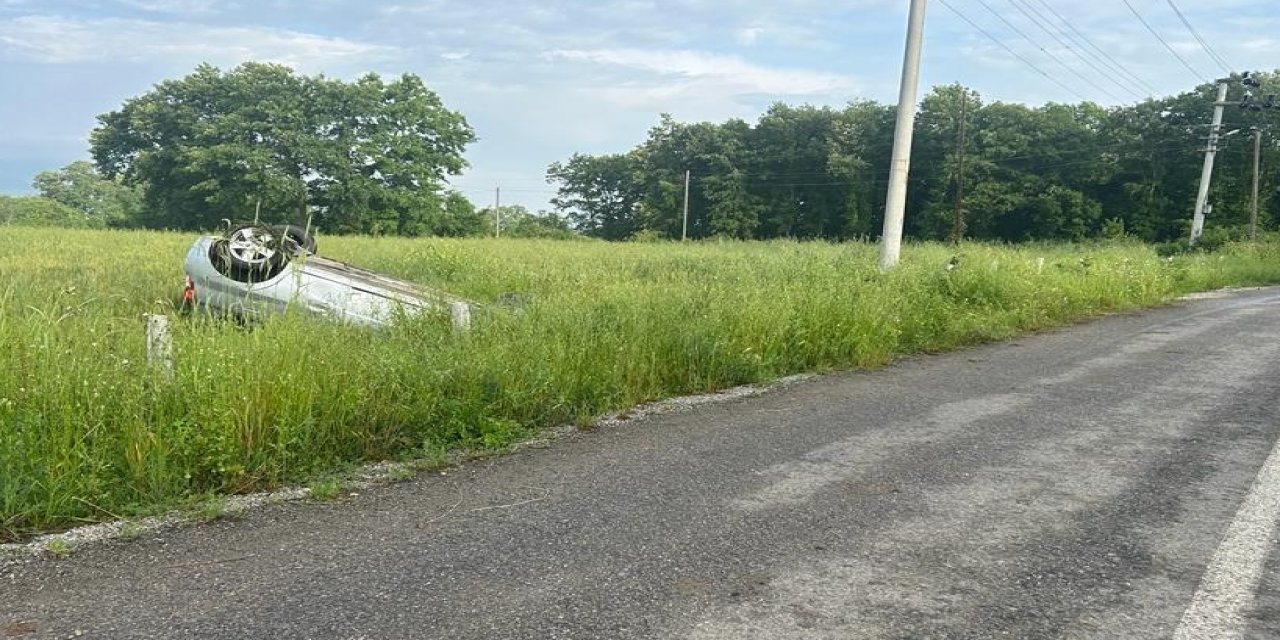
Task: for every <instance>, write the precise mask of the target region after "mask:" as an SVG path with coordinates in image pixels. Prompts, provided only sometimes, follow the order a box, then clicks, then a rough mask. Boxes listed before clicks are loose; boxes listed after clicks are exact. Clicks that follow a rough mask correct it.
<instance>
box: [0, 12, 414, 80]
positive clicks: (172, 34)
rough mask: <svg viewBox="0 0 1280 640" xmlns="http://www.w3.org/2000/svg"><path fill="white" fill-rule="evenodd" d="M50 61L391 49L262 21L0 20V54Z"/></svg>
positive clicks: (348, 56)
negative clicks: (265, 24) (206, 23)
mask: <svg viewBox="0 0 1280 640" xmlns="http://www.w3.org/2000/svg"><path fill="white" fill-rule="evenodd" d="M6 50H7V51H9V52H13V53H16V54H18V55H20V56H22V57H24V58H27V59H30V60H35V61H37V62H43V63H50V64H66V63H75V62H112V61H124V62H144V61H149V60H151V61H153V60H157V59H159V60H172V59H189V60H195V61H207V62H212V63H218V64H234V63H237V62H243V61H245V60H260V61H267V62H278V63H281V64H286V65H289V66H292V67H298V68H317V69H318V68H323V67H325V66H326V65H330V64H336V63H342V62H351V61H369V60H377V59H382V58H386V57H388V56H391V55H394V54H395V53H396V51H397V50H396V49H395V48H393V47H387V46H383V45H375V44H369V43H364V42H357V41H355V40H348V39H346V38H336V37H328V36H319V35H314V34H310V33H302V32H298V31H289V30H285V29H272V28H268V27H215V26H204V25H198V24H191V23H181V22H153V21H148V20H128V19H121V18H103V19H86V20H71V19H65V18H60V17H55V16H22V17H18V18H14V19H12V20H3V21H0V53H3V52H4V51H6Z"/></svg>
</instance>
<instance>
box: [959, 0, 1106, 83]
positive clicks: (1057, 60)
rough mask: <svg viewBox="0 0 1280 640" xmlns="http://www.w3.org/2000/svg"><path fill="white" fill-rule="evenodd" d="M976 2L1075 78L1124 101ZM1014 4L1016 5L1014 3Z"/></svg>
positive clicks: (982, 0)
mask: <svg viewBox="0 0 1280 640" xmlns="http://www.w3.org/2000/svg"><path fill="white" fill-rule="evenodd" d="M1012 1H1013V0H1010V3H1012ZM978 4H980V5H982V7H983V8H984V9H986V10H987V11H988V12H989V13H990V14H991V15H993V16H995V17H996V18H998V19H999V20H1000V21H1001V22H1003V23H1005V25H1006V26H1008V27H1009V28H1010V29H1013V31H1014V33H1017V34H1018V35H1019V36H1022V39H1023V40H1026V41H1027V43H1028V44H1030V45H1031V46H1033V47H1035V48H1037V49H1039V50H1040V53H1043V54H1044V55H1046V56H1048V57H1049V58H1050V59H1051V60H1053V61H1054V62H1056V63H1058V66H1060V67H1062V68H1063V69H1066V70H1067V71H1070V72H1071V73H1073V74H1075V76H1076V77H1077V78H1080V79H1081V80H1083V81H1084V82H1085V84H1088V85H1089V86H1091V87H1093V88H1094V89H1097V90H1098V91H1100V92H1102V93H1103V94H1104V95H1106V96H1107V97H1108V98H1111V99H1112V100H1115V101H1116V102H1124V100H1122V99H1120V98H1117V97H1116V96H1115V95H1113V94H1112V93H1111V92H1110V91H1107V90H1106V89H1103V88H1102V87H1100V86H1098V84H1097V83H1095V82H1094V81H1092V80H1090V79H1089V78H1086V77H1085V76H1084V74H1081V73H1080V72H1079V71H1076V70H1075V69H1073V68H1071V67H1069V66H1067V63H1065V62H1063V61H1062V59H1061V58H1059V57H1058V56H1056V55H1054V54H1053V52H1051V51H1049V50H1048V49H1045V48H1044V47H1042V46H1040V44H1039V43H1037V42H1036V41H1035V39H1033V38H1032V37H1031V36H1029V35H1027V33H1026V32H1025V31H1023V30H1022V29H1019V28H1018V26H1017V25H1015V24H1013V23H1012V22H1010V21H1009V20H1008V19H1007V18H1005V17H1004V16H1003V15H1001V14H1000V12H998V11H996V10H995V9H992V8H991V5H989V4H987V3H986V0H978ZM1014 6H1015V7H1016V6H1017V5H1014Z"/></svg>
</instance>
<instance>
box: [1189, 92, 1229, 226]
mask: <svg viewBox="0 0 1280 640" xmlns="http://www.w3.org/2000/svg"><path fill="white" fill-rule="evenodd" d="M1226 100H1227V83H1226V81H1225V80H1220V81H1219V82H1218V99H1217V101H1215V102H1214V103H1213V124H1212V126H1210V127H1209V144H1208V146H1206V147H1205V150H1204V167H1203V168H1202V169H1201V170H1200V191H1199V193H1198V194H1197V195H1196V210H1195V213H1194V214H1192V216H1191V238H1190V240H1189V241H1188V244H1190V245H1191V246H1193V247H1194V246H1195V245H1196V242H1198V241H1199V240H1200V234H1202V233H1204V212H1205V205H1206V204H1208V202H1209V180H1210V179H1211V178H1213V157H1214V155H1216V154H1217V153H1218V131H1220V130H1221V129H1222V108H1223V107H1224V106H1226Z"/></svg>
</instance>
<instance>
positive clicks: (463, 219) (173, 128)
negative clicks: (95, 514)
mask: <svg viewBox="0 0 1280 640" xmlns="http://www.w3.org/2000/svg"><path fill="white" fill-rule="evenodd" d="M1253 77H1254V78H1256V79H1258V80H1260V81H1261V86H1260V87H1258V88H1256V89H1254V90H1253V91H1254V93H1255V94H1256V96H1255V98H1254V99H1253V100H1252V101H1251V102H1249V103H1248V104H1245V105H1242V106H1232V107H1228V110H1227V115H1226V119H1225V126H1224V127H1223V131H1224V132H1235V133H1234V134H1233V135H1228V136H1226V137H1225V138H1224V143H1223V149H1222V151H1221V152H1220V153H1219V154H1218V163H1217V168H1216V171H1215V173H1214V180H1213V189H1212V191H1211V194H1210V202H1211V203H1212V204H1213V210H1212V213H1211V215H1210V216H1209V219H1208V225H1207V228H1208V230H1209V231H1208V234H1209V235H1208V236H1207V238H1206V239H1207V240H1212V239H1213V238H1214V237H1217V238H1222V237H1227V236H1230V235H1233V234H1239V233H1241V231H1242V229H1243V228H1244V225H1245V224H1246V223H1247V220H1248V216H1249V198H1250V193H1251V189H1250V187H1251V184H1250V183H1251V179H1252V153H1251V152H1252V144H1251V142H1250V140H1249V139H1248V138H1249V137H1250V132H1251V129H1252V128H1253V127H1257V128H1259V129H1261V131H1262V135H1263V141H1264V144H1263V146H1262V166H1263V167H1264V171H1263V174H1262V188H1261V198H1260V199H1261V206H1260V209H1261V211H1260V216H1259V217H1260V220H1261V223H1262V226H1263V227H1264V228H1275V227H1276V226H1277V224H1280V198H1276V197H1275V195H1276V190H1277V189H1276V187H1277V186H1278V185H1280V183H1278V182H1277V180H1276V179H1275V171H1274V170H1271V169H1269V168H1270V167H1274V166H1275V163H1276V161H1277V160H1280V146H1277V144H1275V135H1277V134H1280V129H1276V128H1275V127H1274V126H1273V125H1275V124H1276V121H1277V119H1278V118H1280V109H1268V108H1262V106H1261V105H1263V104H1265V101H1263V100H1262V97H1263V96H1266V95H1268V94H1270V93H1277V92H1280V89H1278V87H1280V75H1277V74H1276V73H1271V74H1254V76H1253ZM1239 80H1240V78H1238V77H1236V78H1232V81H1231V87H1232V91H1231V95H1232V96H1235V97H1236V99H1239V98H1240V97H1241V96H1242V95H1243V93H1242V91H1243V87H1242V85H1241V84H1240V82H1239ZM1214 98H1215V87H1214V86H1213V85H1210V84H1204V85H1201V86H1198V87H1196V88H1194V89H1192V90H1190V91H1187V92H1184V93H1182V94H1179V95H1176V96H1169V97H1163V98H1151V99H1148V100H1146V101H1144V102H1142V103H1138V104H1133V105H1123V106H1117V107H1101V106H1098V105H1096V104H1093V103H1089V102H1082V103H1078V104H1059V103H1050V104H1046V105H1043V106H1039V107H1029V106H1026V105H1022V104H1017V103H1007V102H1001V101H987V100H985V99H984V98H983V97H982V96H981V95H980V94H979V93H978V92H976V91H973V90H972V89H969V88H967V87H964V86H961V85H958V84H957V85H947V86H940V87H935V88H934V89H933V90H932V91H931V92H930V93H929V94H928V95H926V96H925V97H924V99H923V100H922V101H921V104H920V108H919V110H918V112H917V116H916V120H915V130H914V144H913V157H912V164H911V177H910V182H909V185H908V198H907V206H908V210H907V215H906V228H905V232H906V234H907V235H908V236H910V237H915V238H920V239H948V238H953V237H955V236H957V235H962V236H963V237H967V238H975V239H986V240H1000V241H1011V242H1017V241H1026V240H1039V239H1062V240H1079V239H1084V238H1092V237H1099V236H1117V235H1131V236H1135V237H1139V238H1142V239H1144V240H1148V241H1153V242H1162V241H1172V240H1176V239H1179V238H1183V237H1185V236H1186V234H1187V228H1188V225H1189V219H1190V214H1191V208H1192V204H1193V202H1194V199H1195V192H1196V189H1197V187H1198V182H1199V175H1200V165H1201V159H1202V150H1203V148H1204V145H1205V139H1206V137H1207V134H1208V132H1209V127H1208V121H1209V114H1210V112H1211V109H1212V103H1213V100H1214ZM894 117H895V111H894V107H893V106H892V105H885V104H880V103H877V102H874V101H858V102H852V103H850V104H848V105H846V106H844V107H840V108H833V107H817V106H810V105H800V106H793V105H786V104H781V103H778V104H774V105H772V106H771V107H769V109H768V110H767V111H766V112H765V113H764V114H762V115H761V116H760V117H759V118H758V119H757V121H756V122H755V123H748V122H747V121H745V120H741V119H731V120H727V121H725V122H722V123H713V122H695V123H683V122H678V121H676V120H675V119H674V118H672V117H670V116H669V115H663V116H662V117H661V118H660V120H659V122H658V123H657V125H655V126H654V127H653V128H651V129H650V130H649V132H648V136H647V138H646V140H645V141H644V142H643V143H641V144H640V145H638V146H637V147H635V148H634V149H631V150H630V151H627V152H624V153H614V154H604V155H584V154H576V155H573V156H572V157H571V158H569V159H567V160H565V161H562V162H555V163H552V164H551V165H550V167H549V168H548V170H547V174H546V178H547V181H548V182H549V183H550V184H552V185H553V186H554V187H555V190H556V195H555V197H554V198H553V199H552V201H551V204H552V206H553V208H554V212H552V213H549V214H548V213H544V212H539V213H532V212H529V211H528V210H526V209H524V208H523V207H518V206H508V207H502V208H501V210H500V211H499V214H500V217H501V218H502V219H503V223H502V227H503V229H504V235H513V236H543V237H569V236H573V235H576V234H581V235H585V236H590V237H596V238H603V239H607V240H625V239H634V238H671V239H675V238H680V237H682V236H684V235H686V234H687V236H688V237H690V238H694V239H698V238H713V237H723V238H741V239H767V238H778V237H786V238H814V239H829V240H842V239H854V238H874V237H877V236H878V235H879V233H880V227H881V224H882V216H883V210H884V199H885V190H886V182H887V178H888V174H889V158H890V151H891V147H892V143H893V129H894ZM474 140H475V133H474V131H473V130H472V128H471V126H470V125H469V124H468V123H467V121H466V119H465V118H464V117H463V115H462V114H460V113H458V112H456V111H452V110H450V109H448V108H446V107H445V106H444V104H443V103H442V102H441V100H440V99H439V97H438V96H437V95H436V94H435V93H434V92H432V91H431V90H430V89H429V88H427V87H426V86H425V85H424V84H423V82H422V80H421V79H420V78H418V77H417V76H415V75H413V74H404V75H402V76H400V77H398V78H391V79H383V78H381V77H379V76H377V75H375V74H368V75H365V76H363V77H360V78H358V79H356V80H354V81H351V82H344V81H341V80H336V79H331V78H327V77H325V76H323V75H318V76H306V75H300V74H297V73H296V72H294V71H293V70H291V69H289V68H287V67H284V66H280V65H274V64H263V63H246V64H243V65H240V66H238V67H236V68H234V69H231V70H228V71H223V70H220V69H218V68H216V67H213V66H209V65H201V66H200V67H198V68H196V69H195V71H194V72H193V73H191V74H189V75H188V76H186V77H183V78H179V79H174V80H166V81H163V82H161V83H159V84H157V85H156V86H155V87H154V88H153V89H152V90H151V91H149V92H147V93H145V94H142V95H140V96H137V97H135V98H132V99H130V100H128V101H126V102H125V103H124V104H123V105H122V106H121V108H120V109H118V110H115V111H112V112H109V113H106V114H103V115H101V116H99V117H98V126H97V127H96V128H95V129H94V130H93V131H92V133H91V135H90V153H91V155H92V157H93V162H87V161H77V162H73V163H71V164H70V165H68V166H66V167H63V168H61V169H57V170H52V171H46V172H43V173H41V174H39V175H38V176H36V178H35V181H34V186H35V187H36V189H37V190H38V191H39V193H40V196H37V197H11V196H0V225H3V224H12V223H18V224H39V223H45V224H57V225H65V226H88V227H145V228H165V229H181V230H207V229H212V228H215V227H217V226H218V225H219V224H220V223H221V221H222V220H224V219H227V220H232V221H243V220H246V219H254V218H258V219H262V220H265V221H270V222H295V223H298V224H308V223H309V224H311V225H312V226H313V227H315V228H318V229H320V230H322V231H325V232H328V233H362V234H398V235H410V236H414V235H440V236H466V235H486V234H489V233H492V232H493V230H494V222H493V218H494V212H493V210H492V209H478V208H477V207H476V206H475V205H474V204H473V203H471V202H470V201H469V200H468V199H467V198H466V197H464V196H463V195H462V194H461V193H459V192H458V191H456V190H454V189H452V188H451V187H450V185H449V178H450V177H451V176H455V175H457V174H459V173H460V172H461V171H462V170H463V169H464V168H465V167H466V166H467V163H466V160H465V158H464V155H463V154H464V151H465V148H466V146H467V145H468V144H470V143H471V142H473V141H474ZM686 172H687V175H688V176H689V179H688V184H687V185H686V181H685V176H686ZM686 186H687V187H688V191H687V197H686ZM686 209H687V211H688V216H687V220H686V217H685V211H686Z"/></svg>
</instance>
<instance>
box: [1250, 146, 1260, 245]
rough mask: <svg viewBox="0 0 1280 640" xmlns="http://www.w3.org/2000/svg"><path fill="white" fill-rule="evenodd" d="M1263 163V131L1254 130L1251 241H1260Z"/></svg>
mask: <svg viewBox="0 0 1280 640" xmlns="http://www.w3.org/2000/svg"><path fill="white" fill-rule="evenodd" d="M1261 163H1262V129H1259V128H1258V127H1254V128H1253V201H1252V203H1251V204H1250V205H1249V241H1250V242H1252V241H1254V240H1257V239H1258V178H1259V175H1260V167H1259V165H1260V164H1261Z"/></svg>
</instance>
